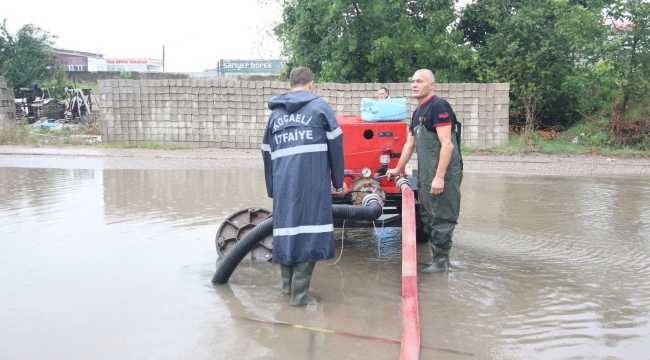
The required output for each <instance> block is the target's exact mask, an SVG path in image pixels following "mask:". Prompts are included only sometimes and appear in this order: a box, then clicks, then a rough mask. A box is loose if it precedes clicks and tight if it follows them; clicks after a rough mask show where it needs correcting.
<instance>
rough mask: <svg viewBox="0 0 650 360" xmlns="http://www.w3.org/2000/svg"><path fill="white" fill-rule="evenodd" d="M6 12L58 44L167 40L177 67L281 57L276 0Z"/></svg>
mask: <svg viewBox="0 0 650 360" xmlns="http://www.w3.org/2000/svg"><path fill="white" fill-rule="evenodd" d="M469 1H470V0H460V1H458V4H457V6H459V5H460V6H463V5H465V4H466V3H468V2H469ZM262 3H266V4H267V5H262ZM4 18H6V19H7V25H8V27H9V31H10V32H11V33H16V32H17V31H18V30H19V29H20V28H21V27H22V26H23V25H25V24H28V23H31V24H34V25H37V26H38V27H40V28H41V29H43V30H46V31H48V32H50V33H51V34H53V35H56V36H57V37H58V38H57V39H55V42H56V45H57V47H60V48H63V49H67V50H76V51H83V52H90V53H100V54H103V55H104V57H105V58H150V59H157V60H162V53H163V46H164V47H165V71H170V72H200V71H203V70H206V69H212V68H215V67H216V64H217V61H219V59H276V58H279V57H280V51H281V49H282V47H281V45H280V43H279V42H278V41H277V39H276V38H275V37H274V36H273V35H270V31H271V29H272V28H273V25H274V24H277V23H278V22H280V21H281V20H282V13H281V9H280V7H279V6H278V5H277V1H274V0H236V1H233V0H213V1H200V0H199V1H197V0H195V1H191V0H190V1H175V2H171V1H170V2H165V1H160V2H145V1H139V0H131V1H125V0H106V1H92V0H91V1H69V2H52V1H44V0H31V1H27V2H25V1H15V0H14V1H12V0H6V1H3V4H2V6H0V20H1V19H4Z"/></svg>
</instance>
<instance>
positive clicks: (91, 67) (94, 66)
mask: <svg viewBox="0 0 650 360" xmlns="http://www.w3.org/2000/svg"><path fill="white" fill-rule="evenodd" d="M88 71H108V65H107V64H106V59H97V58H90V57H89V58H88Z"/></svg>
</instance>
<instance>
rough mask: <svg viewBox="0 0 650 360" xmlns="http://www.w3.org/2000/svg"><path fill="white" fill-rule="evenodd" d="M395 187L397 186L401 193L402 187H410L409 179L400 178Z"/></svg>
mask: <svg viewBox="0 0 650 360" xmlns="http://www.w3.org/2000/svg"><path fill="white" fill-rule="evenodd" d="M395 185H397V188H398V189H400V191H402V185H407V186H410V184H409V181H408V179H407V178H405V177H403V176H400V177H398V178H397V180H395Z"/></svg>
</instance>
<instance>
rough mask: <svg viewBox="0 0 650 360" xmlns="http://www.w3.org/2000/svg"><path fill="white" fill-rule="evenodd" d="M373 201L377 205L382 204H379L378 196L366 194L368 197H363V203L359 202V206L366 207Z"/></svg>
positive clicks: (380, 203) (379, 198)
mask: <svg viewBox="0 0 650 360" xmlns="http://www.w3.org/2000/svg"><path fill="white" fill-rule="evenodd" d="M373 201H376V202H378V203H379V205H382V206H383V204H382V202H381V197H380V196H379V195H377V194H368V195H366V196H364V197H363V201H362V202H361V205H362V206H368V205H369V204H370V203H371V202H373Z"/></svg>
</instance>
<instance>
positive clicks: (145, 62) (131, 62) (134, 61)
mask: <svg viewBox="0 0 650 360" xmlns="http://www.w3.org/2000/svg"><path fill="white" fill-rule="evenodd" d="M106 63H107V64H108V65H156V66H163V62H162V60H154V59H106Z"/></svg>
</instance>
